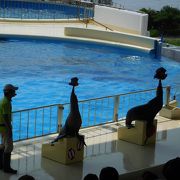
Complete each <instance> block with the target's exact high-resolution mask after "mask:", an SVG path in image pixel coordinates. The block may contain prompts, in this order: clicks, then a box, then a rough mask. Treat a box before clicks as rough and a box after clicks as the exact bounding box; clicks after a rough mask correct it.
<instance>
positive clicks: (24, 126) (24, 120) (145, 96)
mask: <svg viewBox="0 0 180 180" xmlns="http://www.w3.org/2000/svg"><path fill="white" fill-rule="evenodd" d="M166 88H167V87H166ZM155 94H156V89H149V90H142V91H136V92H130V93H124V94H118V95H114V96H106V97H101V98H95V99H88V100H83V101H79V110H80V113H81V116H82V120H83V123H82V128H85V127H91V126H97V125H101V124H105V123H111V122H117V121H120V120H122V119H125V116H126V113H127V111H128V109H130V108H132V107H133V106H137V105H140V104H144V103H146V102H147V101H149V100H150V99H152V98H153V97H154V96H155ZM166 99H167V98H166V91H165V90H164V102H166ZM69 110H70V109H69V103H66V104H53V105H49V106H42V107H37V108H31V109H24V110H20V111H14V112H13V135H14V141H20V140H25V139H30V138H35V137H40V136H45V135H49V134H54V133H57V132H58V131H59V130H60V128H61V127H62V126H63V125H64V123H65V121H66V117H67V116H68V113H69Z"/></svg>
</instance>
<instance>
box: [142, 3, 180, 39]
mask: <svg viewBox="0 0 180 180" xmlns="http://www.w3.org/2000/svg"><path fill="white" fill-rule="evenodd" d="M140 12H143V13H146V14H148V15H149V18H148V30H150V31H156V32H158V34H163V35H173V36H174V35H180V10H179V9H177V8H173V7H170V6H164V7H163V8H162V9H161V10H160V11H155V10H153V9H146V8H142V9H140Z"/></svg>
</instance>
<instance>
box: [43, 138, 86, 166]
mask: <svg viewBox="0 0 180 180" xmlns="http://www.w3.org/2000/svg"><path fill="white" fill-rule="evenodd" d="M42 156H43V157H46V158H48V159H51V160H54V161H57V162H59V163H62V164H72V163H75V162H79V161H83V156H84V144H83V143H82V142H80V141H79V140H78V139H77V137H67V138H62V139H60V140H59V141H58V142H55V143H54V145H53V146H52V145H51V144H50V143H49V144H43V145H42Z"/></svg>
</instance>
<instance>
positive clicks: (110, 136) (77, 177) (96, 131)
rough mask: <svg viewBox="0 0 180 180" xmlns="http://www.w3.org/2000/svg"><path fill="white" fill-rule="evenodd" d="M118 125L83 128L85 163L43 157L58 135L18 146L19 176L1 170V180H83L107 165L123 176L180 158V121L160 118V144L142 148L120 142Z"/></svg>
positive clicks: (15, 159)
mask: <svg viewBox="0 0 180 180" xmlns="http://www.w3.org/2000/svg"><path fill="white" fill-rule="evenodd" d="M120 124H121V125H122V124H124V123H123V122H122V123H118V124H117V123H116V124H109V125H102V126H97V127H92V128H87V129H82V130H81V131H80V133H81V134H83V135H85V141H86V144H87V147H85V149H84V160H83V162H78V163H74V164H71V165H63V164H60V163H57V162H55V161H52V160H49V159H46V158H44V157H43V158H42V156H41V147H42V144H43V143H49V142H50V141H51V140H52V139H53V138H54V137H55V136H56V135H51V136H46V137H43V138H37V139H32V140H26V141H22V142H17V143H15V148H14V151H13V155H12V167H13V168H16V169H17V170H18V174H17V175H8V174H5V173H4V172H2V171H0V179H3V180H6V179H7V180H17V179H18V178H19V177H20V176H22V175H24V174H29V175H32V176H33V177H35V178H36V179H37V180H44V179H46V180H59V179H62V180H81V179H82V178H83V177H84V176H85V175H86V174H88V173H95V174H97V175H99V172H100V170H101V169H102V168H103V167H106V166H113V167H115V168H116V169H117V170H118V172H119V174H124V173H127V172H132V171H136V170H140V169H144V168H147V167H153V166H157V165H160V164H163V163H165V162H166V161H168V160H169V159H172V158H175V157H177V156H180V151H179V147H180V141H179V137H180V121H179V120H169V119H166V118H162V117H160V116H159V117H158V132H157V138H156V144H155V145H153V144H150V145H146V146H140V145H136V144H132V143H128V142H125V141H121V140H118V139H117V132H116V131H117V128H118V126H119V125H120Z"/></svg>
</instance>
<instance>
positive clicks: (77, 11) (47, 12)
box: [0, 0, 94, 20]
mask: <svg viewBox="0 0 180 180" xmlns="http://www.w3.org/2000/svg"><path fill="white" fill-rule="evenodd" d="M87 6H88V4H87ZM87 6H82V5H81V4H78V5H77V4H66V3H62V2H45V1H44V2H43V1H41V2H35V1H18V0H0V17H1V18H18V19H39V20H40V19H69V18H83V17H89V18H91V17H93V16H94V12H93V8H92V6H91V7H90V6H89V7H87Z"/></svg>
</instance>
